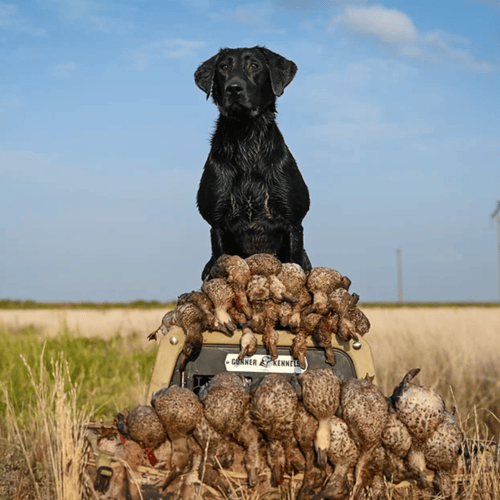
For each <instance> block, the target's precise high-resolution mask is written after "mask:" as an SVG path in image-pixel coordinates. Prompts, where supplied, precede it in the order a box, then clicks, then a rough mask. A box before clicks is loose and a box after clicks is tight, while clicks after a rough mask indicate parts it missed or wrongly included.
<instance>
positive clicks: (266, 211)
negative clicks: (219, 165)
mask: <svg viewBox="0 0 500 500" xmlns="http://www.w3.org/2000/svg"><path fill="white" fill-rule="evenodd" d="M230 193H231V194H230V213H229V214H228V216H229V218H230V219H244V220H246V221H248V222H249V223H250V224H252V223H258V221H259V220H262V219H263V218H264V219H272V218H273V214H272V210H271V206H272V204H274V203H273V202H274V197H273V201H271V195H272V193H270V192H269V186H267V185H266V183H265V182H263V181H262V179H259V176H251V175H244V176H241V177H240V178H239V179H236V180H235V182H234V183H233V186H232V189H231V191H230Z"/></svg>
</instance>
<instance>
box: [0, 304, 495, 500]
mask: <svg viewBox="0 0 500 500" xmlns="http://www.w3.org/2000/svg"><path fill="white" fill-rule="evenodd" d="M6 313H10V314H9V315H8V314H6ZM164 313H165V310H163V309H162V310H124V309H121V310H105V311H94V310H92V311H85V310H64V311H61V310H56V311H47V310H36V311H26V310H23V311H14V312H12V311H0V324H1V323H3V324H4V326H6V327H10V328H13V329H18V328H20V327H22V326H25V325H36V326H40V325H42V326H44V331H45V333H46V334H47V335H55V334H57V332H58V331H60V330H61V326H65V327H67V328H69V329H72V330H78V331H79V332H80V334H82V335H85V336H92V335H96V334H97V335H100V336H102V337H105V338H109V337H111V336H113V335H114V334H115V333H116V332H117V331H120V332H121V333H122V334H126V333H128V332H130V331H136V332H139V333H140V334H141V335H142V334H143V335H144V338H145V336H146V334H147V333H149V332H151V331H152V330H154V329H156V327H157V326H158V324H159V322H160V321H161V318H162V316H163V314H164ZM365 313H366V314H367V316H368V318H369V319H370V321H371V324H372V329H371V331H370V333H369V334H368V335H367V337H366V338H367V340H368V342H369V343H370V345H371V346H372V351H373V356H374V361H375V367H376V373H377V378H378V382H379V385H380V386H381V388H382V389H383V391H384V392H385V393H386V394H390V393H391V392H392V389H393V388H394V386H395V385H396V384H397V383H398V382H399V381H400V380H401V378H402V377H403V375H404V374H405V373H406V372H407V371H408V370H409V369H411V368H414V367H420V368H421V370H422V371H421V373H420V374H419V375H418V377H417V380H416V381H417V382H419V383H422V384H426V385H431V386H433V387H435V388H436V389H437V390H438V392H439V393H440V394H442V396H443V397H444V399H445V400H446V403H447V406H448V407H451V406H452V405H454V406H456V407H457V411H458V414H459V417H460V420H461V422H462V426H463V429H464V431H465V432H466V437H467V438H468V439H484V438H485V437H487V430H486V427H485V425H484V423H483V416H484V412H485V409H486V408H487V407H488V406H489V405H490V404H492V403H498V402H499V401H500V363H499V362H498V353H499V352H500V308H474V307H467V308H438V309H435V308H421V309H419V308H401V309H394V308H393V309H382V308H380V309H375V308H366V309H365ZM50 325H52V326H50ZM75 325H76V326H75ZM65 370H66V368H65V364H64V361H63V360H62V359H61V360H57V362H55V363H54V364H53V371H54V373H53V377H52V378H51V382H50V383H49V382H48V381H47V380H48V379H47V377H46V374H44V373H43V371H40V373H39V374H38V373H31V378H32V380H33V384H34V387H35V394H36V397H35V399H34V400H33V402H32V405H31V406H30V408H29V411H28V412H25V413H24V414H23V415H16V414H15V412H14V411H13V409H12V407H11V406H9V397H8V394H7V393H6V392H5V390H4V391H3V392H4V394H3V396H4V398H3V400H4V403H5V404H6V406H7V418H6V421H5V423H4V424H3V425H4V426H5V429H4V430H3V435H4V437H3V439H5V441H6V444H7V446H6V449H8V450H9V451H7V453H10V449H11V448H15V447H17V448H18V449H19V450H20V453H21V455H22V456H23V457H24V462H25V464H26V467H27V472H28V476H26V477H28V478H31V479H32V480H31V481H30V484H31V488H32V491H31V492H30V491H29V488H28V487H27V486H22V485H20V487H19V488H18V490H19V491H20V492H21V493H22V494H21V493H20V494H19V495H17V496H15V497H12V498H37V499H40V500H48V499H50V500H52V499H54V498H56V499H58V500H59V499H65V500H72V499H75V500H76V499H78V498H81V494H82V492H81V483H80V484H77V483H76V482H75V481H76V477H77V473H79V472H78V471H80V470H81V468H80V465H79V464H81V461H82V460H83V456H84V454H83V446H82V437H81V435H80V434H79V433H78V432H77V431H75V429H78V428H79V426H78V424H79V423H81V422H83V421H85V419H86V418H87V413H85V411H84V410H82V409H80V408H78V407H77V405H76V404H75V402H76V395H75V394H76V393H75V391H76V390H77V389H76V388H75V385H74V383H73V384H71V383H69V380H68V376H67V373H66V371H65ZM131 390H133V388H131ZM0 402H1V401H0ZM1 423H2V422H0V424H1ZM0 427H1V426H0ZM0 430H1V429H0ZM483 457H484V455H479V457H478V459H477V461H476V462H475V463H474V464H473V469H472V471H471V472H469V473H468V474H467V476H466V481H465V483H464V484H465V486H464V489H463V490H462V493H461V496H460V498H464V499H480V500H483V499H485V500H486V499H488V500H494V499H499V498H500V481H499V479H500V476H499V474H498V472H493V471H491V469H490V468H489V466H490V465H491V464H489V463H488V462H487V461H486V460H484V459H483ZM19 477H24V476H19ZM22 480H23V481H26V479H25V478H24V479H22ZM0 490H1V488H0ZM251 495H252V493H250V492H249V493H248V495H247V496H245V495H243V497H242V498H243V499H245V500H249V499H250V498H252V499H253V498H254V497H253V496H251ZM389 497H390V499H394V500H409V499H410V498H412V499H423V498H429V495H428V494H427V493H425V492H420V491H418V490H417V489H416V488H413V487H412V488H403V489H391V490H390V492H389ZM282 498H290V494H289V493H286V494H285V495H284V496H282ZM255 500H258V499H255Z"/></svg>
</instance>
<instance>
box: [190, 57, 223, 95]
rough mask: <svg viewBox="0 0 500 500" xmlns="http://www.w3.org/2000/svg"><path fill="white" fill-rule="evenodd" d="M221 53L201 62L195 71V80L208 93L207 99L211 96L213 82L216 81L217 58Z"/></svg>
mask: <svg viewBox="0 0 500 500" xmlns="http://www.w3.org/2000/svg"><path fill="white" fill-rule="evenodd" d="M219 54H220V52H219V53H218V54H215V56H213V57H211V58H210V59H209V60H208V61H205V62H204V63H202V64H200V66H199V67H198V69H197V70H196V71H195V72H194V82H195V83H196V85H197V86H198V87H199V88H200V89H201V90H203V92H205V94H207V99H208V98H209V97H210V92H211V90H212V84H213V81H214V74H215V66H216V64H217V59H218V58H219Z"/></svg>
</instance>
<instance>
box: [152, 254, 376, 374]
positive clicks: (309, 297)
mask: <svg viewBox="0 0 500 500" xmlns="http://www.w3.org/2000/svg"><path fill="white" fill-rule="evenodd" d="M350 285H351V281H350V280H349V278H347V277H346V276H342V275H341V274H340V273H339V272H338V271H336V270H335V269H330V268H326V267H315V268H313V269H312V270H311V271H309V272H308V273H305V272H304V270H303V269H302V267H300V266H299V265H298V264H293V263H281V262H280V261H279V260H278V259H277V258H276V257H274V256H273V255H271V254H256V255H252V256H251V257H248V258H246V259H243V258H241V257H239V256H236V255H223V256H222V257H220V258H219V260H218V261H217V263H216V267H215V271H214V272H212V275H211V276H210V277H209V279H208V280H206V281H205V282H204V283H203V285H202V287H201V289H200V290H196V291H192V292H190V293H185V294H183V295H181V296H180V297H179V299H178V302H177V307H176V308H175V309H173V310H172V311H169V312H168V313H167V314H165V316H164V317H163V320H162V324H161V325H160V327H159V328H158V329H157V330H156V331H155V332H153V333H151V334H150V335H149V337H148V338H149V339H150V340H157V339H158V334H163V335H165V334H166V333H167V332H168V331H169V329H171V328H172V327H174V326H178V327H180V328H182V329H183V330H184V333H185V335H186V337H185V341H184V345H183V357H182V360H181V363H180V370H181V371H183V370H184V369H185V367H186V364H187V362H188V361H189V360H190V359H191V358H192V357H195V356H196V354H197V353H198V352H200V350H201V349H202V347H203V332H205V331H219V332H222V333H224V334H226V335H229V336H231V335H233V333H234V331H235V330H236V329H238V328H239V329H241V330H242V335H241V341H240V344H241V350H240V353H239V356H238V357H239V359H243V358H244V357H245V356H252V355H253V354H255V352H256V350H257V345H258V340H257V339H258V337H261V339H262V343H263V344H264V346H265V347H266V349H267V351H268V352H269V355H270V356H271V358H272V359H276V358H277V357H278V348H277V344H278V340H279V328H281V329H287V330H289V331H290V332H291V333H292V334H293V341H292V346H291V348H290V351H291V354H292V356H293V357H294V358H295V359H297V360H298V362H299V364H300V366H301V368H302V369H305V368H306V352H307V341H308V338H309V337H311V338H312V340H313V342H314V344H315V345H316V346H318V347H320V348H323V349H324V352H325V358H326V361H327V362H328V363H329V364H331V365H334V364H335V353H334V349H333V347H332V337H333V336H337V337H338V339H339V340H340V341H344V342H346V341H349V340H351V339H352V340H354V341H359V339H360V336H363V335H364V334H366V333H367V332H368V330H369V329H370V322H369V321H368V318H367V317H366V316H365V314H364V313H363V312H362V311H361V310H360V309H358V307H357V303H358V301H359V295H357V294H356V293H352V294H350V293H349V287H350Z"/></svg>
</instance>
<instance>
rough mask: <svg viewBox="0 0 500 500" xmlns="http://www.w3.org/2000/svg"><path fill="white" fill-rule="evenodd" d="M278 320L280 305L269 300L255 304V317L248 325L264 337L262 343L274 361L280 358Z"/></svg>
mask: <svg viewBox="0 0 500 500" xmlns="http://www.w3.org/2000/svg"><path fill="white" fill-rule="evenodd" d="M278 319H279V304H277V303H276V302H274V301H273V300H271V299H269V300H266V301H263V302H255V303H253V316H252V319H251V320H250V321H249V322H248V323H247V324H246V326H248V327H249V328H250V329H251V330H252V331H253V332H255V333H258V334H260V335H262V343H263V344H264V345H265V346H266V349H267V350H268V351H269V355H270V356H271V358H272V359H276V358H277V357H278V341H279V331H277V330H276V324H277V322H278Z"/></svg>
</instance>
